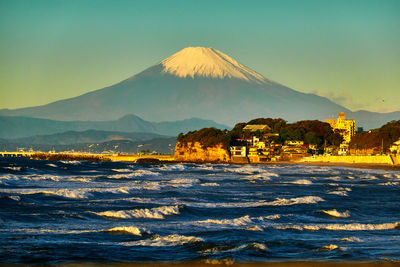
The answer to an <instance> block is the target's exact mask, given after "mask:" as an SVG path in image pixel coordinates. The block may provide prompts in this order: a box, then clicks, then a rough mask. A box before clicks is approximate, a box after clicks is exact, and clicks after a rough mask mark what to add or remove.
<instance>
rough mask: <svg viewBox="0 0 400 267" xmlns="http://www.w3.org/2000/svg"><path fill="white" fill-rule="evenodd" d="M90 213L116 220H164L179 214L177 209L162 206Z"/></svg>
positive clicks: (176, 207)
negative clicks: (166, 217)
mask: <svg viewBox="0 0 400 267" xmlns="http://www.w3.org/2000/svg"><path fill="white" fill-rule="evenodd" d="M92 213H94V214H96V215H99V216H103V217H108V218H118V219H132V218H147V219H164V218H165V216H168V215H176V214H179V207H178V206H162V207H157V208H152V209H134V210H119V211H103V212H92Z"/></svg>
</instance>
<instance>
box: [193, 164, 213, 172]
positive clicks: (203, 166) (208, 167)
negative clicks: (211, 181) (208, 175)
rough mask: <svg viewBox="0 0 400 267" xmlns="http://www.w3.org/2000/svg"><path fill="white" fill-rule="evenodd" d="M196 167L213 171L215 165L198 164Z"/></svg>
mask: <svg viewBox="0 0 400 267" xmlns="http://www.w3.org/2000/svg"><path fill="white" fill-rule="evenodd" d="M195 169H196V170H200V171H213V170H214V167H213V166H212V165H199V166H196V168H195Z"/></svg>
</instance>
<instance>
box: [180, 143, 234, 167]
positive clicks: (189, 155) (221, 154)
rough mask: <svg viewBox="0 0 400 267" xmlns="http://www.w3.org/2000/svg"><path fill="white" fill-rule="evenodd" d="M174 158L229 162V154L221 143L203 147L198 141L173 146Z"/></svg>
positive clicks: (192, 160) (193, 160) (191, 160)
mask: <svg viewBox="0 0 400 267" xmlns="http://www.w3.org/2000/svg"><path fill="white" fill-rule="evenodd" d="M174 156H175V160H177V161H190V162H229V161H230V156H229V152H228V150H226V149H225V148H224V147H223V145H222V144H219V145H216V146H213V147H207V148H204V147H203V146H202V145H201V144H200V143H199V142H194V143H181V142H178V143H177V144H176V146H175V155H174Z"/></svg>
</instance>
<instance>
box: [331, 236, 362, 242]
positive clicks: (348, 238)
mask: <svg viewBox="0 0 400 267" xmlns="http://www.w3.org/2000/svg"><path fill="white" fill-rule="evenodd" d="M337 241H343V242H362V240H361V239H360V238H358V237H355V236H350V237H344V238H341V239H338V240H337Z"/></svg>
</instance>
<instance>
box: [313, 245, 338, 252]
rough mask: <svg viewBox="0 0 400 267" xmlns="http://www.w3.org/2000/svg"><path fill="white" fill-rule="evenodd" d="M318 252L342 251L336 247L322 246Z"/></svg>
mask: <svg viewBox="0 0 400 267" xmlns="http://www.w3.org/2000/svg"><path fill="white" fill-rule="evenodd" d="M318 250H319V251H332V250H342V248H341V247H339V246H337V245H333V244H330V245H328V246H323V247H321V248H319V249H318Z"/></svg>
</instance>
